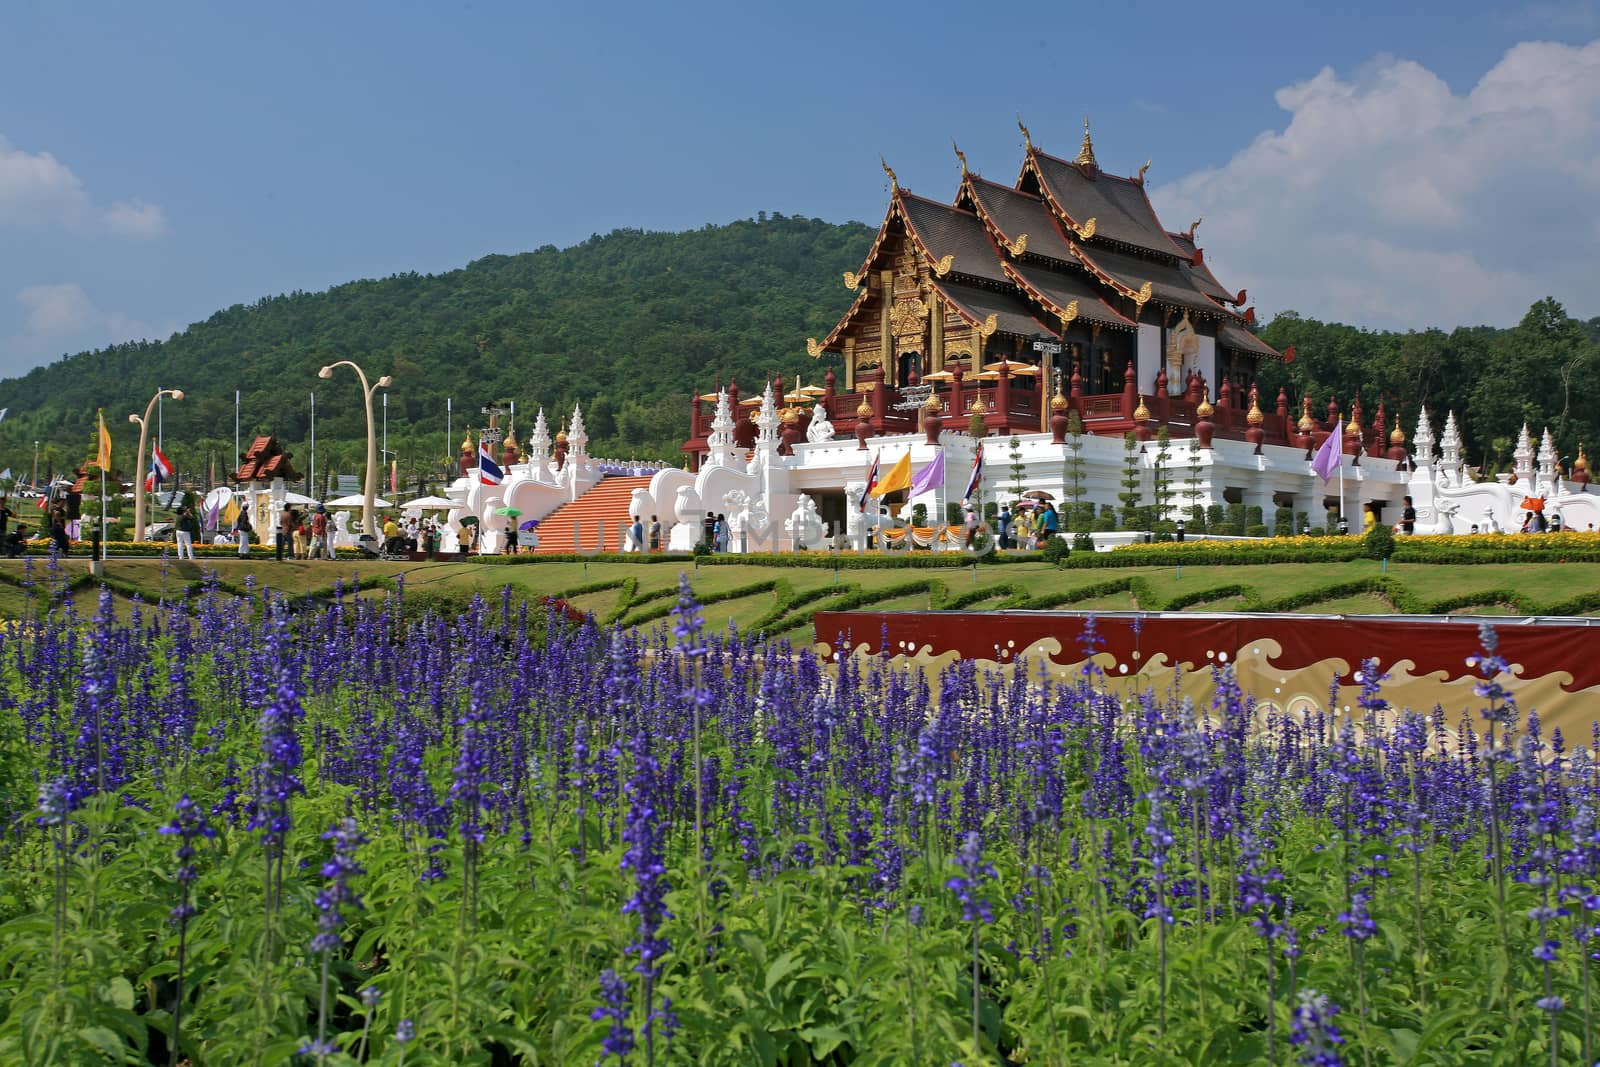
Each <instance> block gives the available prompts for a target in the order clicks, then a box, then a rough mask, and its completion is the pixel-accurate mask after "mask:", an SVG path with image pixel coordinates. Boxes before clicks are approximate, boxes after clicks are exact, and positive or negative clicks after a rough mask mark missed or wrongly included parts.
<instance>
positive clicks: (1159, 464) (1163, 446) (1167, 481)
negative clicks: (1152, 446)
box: [1150, 426, 1172, 522]
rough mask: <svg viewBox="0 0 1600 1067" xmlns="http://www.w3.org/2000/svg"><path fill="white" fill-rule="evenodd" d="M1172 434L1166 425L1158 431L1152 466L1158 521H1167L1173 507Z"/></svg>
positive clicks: (1151, 476) (1152, 482)
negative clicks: (1168, 513)
mask: <svg viewBox="0 0 1600 1067" xmlns="http://www.w3.org/2000/svg"><path fill="white" fill-rule="evenodd" d="M1171 460H1172V435H1171V434H1169V433H1168V432H1167V428H1166V427H1165V426H1163V427H1161V429H1159V430H1157V431H1156V455H1155V465H1154V466H1153V467H1152V468H1151V471H1150V478H1151V491H1152V495H1153V496H1154V497H1155V501H1156V521H1157V522H1166V521H1167V512H1168V511H1169V510H1170V509H1171V507H1172V475H1171V471H1170V469H1169V468H1170V463H1171Z"/></svg>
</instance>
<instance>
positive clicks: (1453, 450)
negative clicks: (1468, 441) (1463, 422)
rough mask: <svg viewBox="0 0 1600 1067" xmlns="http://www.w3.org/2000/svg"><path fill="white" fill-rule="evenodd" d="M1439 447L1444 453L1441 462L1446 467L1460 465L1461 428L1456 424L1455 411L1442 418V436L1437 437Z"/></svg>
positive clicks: (1452, 467)
mask: <svg viewBox="0 0 1600 1067" xmlns="http://www.w3.org/2000/svg"><path fill="white" fill-rule="evenodd" d="M1439 449H1440V451H1441V452H1443V453H1444V459H1443V463H1444V465H1445V466H1446V467H1447V468H1451V469H1454V468H1456V467H1459V466H1461V430H1460V428H1459V427H1457V426H1456V413H1455V412H1453V411H1452V412H1451V413H1450V414H1449V415H1448V416H1447V417H1446V418H1445V420H1444V436H1442V437H1440V438H1439Z"/></svg>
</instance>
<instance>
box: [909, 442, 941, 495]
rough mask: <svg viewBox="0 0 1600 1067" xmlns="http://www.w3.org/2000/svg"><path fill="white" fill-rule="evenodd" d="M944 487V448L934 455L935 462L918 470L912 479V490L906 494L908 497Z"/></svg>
mask: <svg viewBox="0 0 1600 1067" xmlns="http://www.w3.org/2000/svg"><path fill="white" fill-rule="evenodd" d="M942 488H944V449H942V448H941V449H939V454H938V455H936V456H934V457H933V462H932V463H930V464H928V465H927V466H926V467H923V468H922V469H921V470H920V471H918V472H917V476H916V477H915V478H913V479H912V480H911V492H909V493H907V494H906V499H907V500H910V499H911V498H912V497H914V496H917V495H919V494H921V493H931V492H933V491H934V490H935V489H942Z"/></svg>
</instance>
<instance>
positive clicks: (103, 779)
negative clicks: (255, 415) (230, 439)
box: [0, 583, 1600, 1067]
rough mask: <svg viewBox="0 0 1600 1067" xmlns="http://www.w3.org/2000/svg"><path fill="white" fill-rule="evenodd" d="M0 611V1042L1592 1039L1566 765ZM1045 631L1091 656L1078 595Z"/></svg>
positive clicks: (491, 1054) (716, 638)
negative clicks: (1070, 615) (1076, 618)
mask: <svg viewBox="0 0 1600 1067" xmlns="http://www.w3.org/2000/svg"><path fill="white" fill-rule="evenodd" d="M28 605H29V609H28V612H27V614H26V617H24V618H22V619H20V620H18V621H16V622H15V623H14V624H12V625H10V626H9V627H7V628H6V629H5V630H4V631H0V664H3V676H0V683H3V685H0V689H3V692H0V701H3V705H4V706H3V708H0V805H3V806H4V810H3V816H4V828H5V834H4V837H3V839H0V859H3V862H0V1062H6V1063H40V1064H45V1063H169V1062H175V1061H178V1060H181V1059H184V1058H187V1059H188V1060H190V1061H191V1062H192V1063H195V1064H230V1065H231V1064H279V1063H289V1062H299V1063H307V1064H309V1063H319V1064H348V1063H383V1064H401V1063H405V1064H434V1063H437V1064H446V1063H448V1064H456V1063H479V1064H513V1063H518V1064H561V1065H567V1064H588V1063H627V1064H635V1065H642V1064H657V1063H659V1064H690V1063H694V1064H702V1063H703V1064H739V1065H744V1064H766V1065H777V1064H786V1065H798V1064H810V1063H824V1064H847V1063H849V1064H940V1065H944V1064H952V1063H960V1064H964V1065H966V1067H974V1065H977V1064H990V1065H994V1064H1022V1063H1027V1064H1055V1065H1067V1064H1074V1065H1077V1064H1129V1065H1132V1064H1140V1065H1145V1064H1161V1063H1173V1064H1186V1063H1273V1064H1291V1063H1318V1064H1325V1063H1351V1064H1393V1063H1416V1064H1480V1063H1507V1064H1526V1063H1578V1062H1582V1063H1593V1062H1594V1061H1595V1057H1596V1053H1597V1052H1600V1044H1597V1043H1596V1041H1595V1036H1594V1033H1593V1025H1592V1019H1593V1007H1594V1005H1593V999H1594V998H1593V984H1594V982H1593V977H1592V976H1591V973H1590V971H1591V966H1590V949H1591V946H1589V945H1588V940H1589V938H1590V935H1591V933H1592V932H1593V930H1594V924H1595V916H1594V913H1595V911H1596V910H1600V828H1597V826H1596V819H1595V808H1596V803H1597V801H1600V763H1597V762H1596V760H1595V758H1594V746H1596V745H1600V734H1597V735H1596V736H1594V737H1586V738H1562V737H1561V736H1559V734H1557V733H1552V734H1551V735H1549V736H1546V735H1545V734H1544V732H1543V731H1542V730H1541V728H1540V726H1539V722H1538V717H1537V715H1536V714H1535V713H1534V712H1533V711H1532V710H1531V709H1518V708H1516V707H1514V706H1512V705H1511V704H1510V703H1509V700H1508V698H1507V695H1506V693H1505V692H1504V690H1502V689H1501V688H1500V686H1499V685H1498V684H1497V683H1496V681H1495V679H1496V677H1498V675H1499V672H1500V670H1501V669H1502V668H1503V666H1504V664H1503V663H1502V662H1501V661H1499V659H1498V658H1497V657H1496V655H1495V651H1494V636H1493V633H1492V632H1488V631H1486V633H1485V646H1486V647H1485V650H1484V653H1483V655H1482V657H1481V659H1480V661H1479V664H1478V666H1479V669H1480V672H1481V674H1482V675H1483V678H1484V681H1483V683H1482V684H1481V685H1480V686H1479V692H1480V695H1481V707H1478V708H1473V709H1468V710H1465V711H1459V710H1458V711H1454V712H1449V713H1447V712H1445V711H1442V710H1439V709H1434V710H1433V711H1431V712H1427V713H1424V714H1420V715H1419V714H1414V713H1411V712H1408V711H1404V710H1401V709H1396V708H1392V707H1389V706H1388V705H1387V703H1386V702H1385V700H1384V697H1383V688H1382V682H1383V675H1382V665H1381V664H1380V663H1377V662H1376V661H1374V662H1369V663H1368V664H1366V665H1365V666H1364V668H1363V673H1362V676H1361V678H1362V684H1363V691H1362V699H1361V702H1360V705H1359V707H1357V708H1355V709H1353V711H1352V713H1350V714H1348V715H1339V716H1334V715H1331V714H1330V715H1327V716H1323V715H1313V716H1312V717H1311V718H1309V719H1308V720H1305V721H1300V720H1294V721H1290V720H1286V719H1281V718H1276V717H1267V718H1262V719H1261V720H1260V721H1258V720H1257V717H1256V716H1255V714H1254V709H1253V706H1252V702H1251V700H1250V698H1249V696H1248V694H1244V693H1241V692H1240V691H1239V690H1238V688H1237V686H1236V685H1235V684H1234V683H1233V681H1232V679H1231V677H1230V676H1229V675H1228V674H1227V673H1225V672H1223V673H1219V674H1217V676H1216V678H1215V687H1214V692H1215V697H1214V700H1213V701H1212V702H1211V703H1210V704H1209V705H1205V706H1200V707H1195V706H1190V705H1186V704H1183V703H1180V702H1177V701H1175V700H1171V699H1168V698H1167V697H1166V696H1164V695H1163V694H1164V691H1165V686H1164V684H1163V683H1162V682H1160V681H1159V680H1158V681H1157V682H1156V683H1154V687H1153V688H1152V689H1150V690H1149V691H1146V692H1144V693H1143V694H1142V695H1140V696H1139V697H1138V698H1137V699H1134V700H1130V701H1127V702H1122V701H1120V700H1118V699H1117V698H1114V697H1112V696H1110V695H1108V694H1107V693H1106V692H1104V691H1103V689H1102V688H1101V687H1100V685H1099V681H1100V680H1099V679H1098V678H1097V677H1096V676H1095V675H1094V674H1092V673H1091V674H1087V675H1074V676H1071V677H1061V676H1060V675H1059V674H1055V675H1053V676H1052V675H1047V674H1045V673H1043V672H1036V673H1032V674H1023V673H1020V672H1019V673H1017V674H1014V675H1012V676H1007V677H1002V676H987V675H980V674H979V673H978V672H977V671H976V670H975V669H974V668H973V667H972V666H971V665H970V664H968V665H959V664H958V665H957V666H956V667H953V668H951V669H950V670H948V671H947V672H946V673H945V674H944V675H942V676H941V677H938V678H928V677H925V676H924V675H923V674H921V673H919V672H916V671H908V670H902V669H899V668H897V667H895V666H893V665H892V664H890V663H889V662H887V661H884V660H876V659H875V660H850V659H845V660H842V661H838V662H831V663H825V662H820V661H819V660H818V659H817V657H816V656H815V655H813V654H811V653H809V652H806V651H804V650H795V649H792V648H790V647H789V646H787V645H785V644H783V643H781V642H771V641H764V640H760V639H756V638H752V637H749V636H746V635H743V634H740V633H737V632H734V631H731V630H730V631H726V632H716V633H712V632H709V631H707V630H706V629H705V628H704V627H703V625H702V623H701V621H700V609H699V607H698V605H696V603H695V602H694V597H693V593H692V591H691V590H690V588H689V587H688V585H687V583H685V584H684V585H683V586H682V588H681V590H680V595H679V598H678V603H677V605H676V607H675V609H674V610H673V611H672V613H671V615H670V617H669V618H668V619H667V620H664V622H665V623H667V625H663V626H661V627H660V628H659V629H658V630H656V631H652V632H644V631H622V630H620V629H614V628H613V629H608V628H605V627H603V626H601V625H599V624H597V623H596V622H594V621H593V620H592V619H590V620H588V621H584V622H576V621H574V620H572V619H571V618H569V617H568V616H567V615H565V614H562V613H561V612H559V611H558V610H556V609H554V608H552V607H547V606H543V605H539V606H535V605H531V604H528V603H523V602H520V601H514V600H513V598H512V597H511V595H510V593H509V590H508V591H507V593H506V594H505V595H504V596H502V597H499V598H496V599H492V600H489V601H483V600H479V601H476V602H475V603H474V604H473V606H472V608H471V609H470V610H469V611H467V612H466V613H464V614H461V615H459V616H457V615H450V616H442V615H440V614H437V613H435V612H434V611H431V610H429V609H427V608H426V607H424V606H420V605H412V604H408V603H407V600H406V594H405V590H404V586H403V583H402V584H401V585H400V587H399V588H398V589H397V590H396V591H394V592H392V593H389V594H387V595H386V596H384V597H382V598H373V597H356V596H353V595H342V594H337V593H336V594H335V595H334V596H332V597H331V598H328V599H326V600H323V599H313V598H298V599H290V598H284V597H280V596H277V595H274V594H272V593H271V592H269V591H266V590H262V589H255V588H252V589H250V591H249V593H248V595H247V596H245V597H242V598H240V597H234V596H228V595H223V594H222V593H220V592H219V591H217V590H215V589H211V590H201V591H200V592H199V593H197V594H194V595H189V596H187V597H185V598H184V599H182V600H181V601H177V600H175V601H173V602H171V603H165V604H158V605H150V604H144V605H139V606H136V608H135V610H133V611H132V612H121V613H119V612H118V611H117V610H115V609H114V607H113V605H112V602H111V598H110V594H109V593H106V594H104V595H103V596H102V598H101V601H100V607H99V610H98V611H97V612H95V613H94V614H93V615H90V616H83V615H80V614H78V613H77V612H76V611H75V609H74V608H73V606H72V602H71V601H70V600H67V599H63V598H62V597H60V596H58V595H57V594H54V593H52V592H51V591H50V589H49V588H48V587H47V586H44V585H40V586H37V587H30V590H29V593H28ZM1081 641H1082V643H1083V645H1084V646H1085V647H1088V648H1092V647H1093V646H1094V644H1095V642H1096V637H1095V634H1094V631H1093V627H1092V624H1091V626H1090V627H1089V629H1088V630H1087V632H1086V633H1084V634H1083V635H1082V638H1081Z"/></svg>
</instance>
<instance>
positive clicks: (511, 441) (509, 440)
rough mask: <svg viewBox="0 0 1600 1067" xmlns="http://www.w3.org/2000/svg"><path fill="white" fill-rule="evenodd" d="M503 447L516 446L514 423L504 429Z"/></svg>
mask: <svg viewBox="0 0 1600 1067" xmlns="http://www.w3.org/2000/svg"><path fill="white" fill-rule="evenodd" d="M505 447H506V448H516V447H517V427H516V424H515V423H513V424H512V425H511V427H510V428H509V429H507V430H506V439H505Z"/></svg>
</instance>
